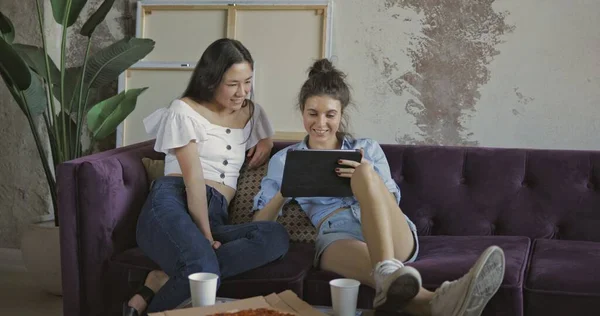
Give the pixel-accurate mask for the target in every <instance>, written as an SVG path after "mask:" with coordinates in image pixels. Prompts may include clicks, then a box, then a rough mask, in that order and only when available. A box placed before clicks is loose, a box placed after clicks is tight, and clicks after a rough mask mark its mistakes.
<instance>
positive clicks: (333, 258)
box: [320, 239, 433, 315]
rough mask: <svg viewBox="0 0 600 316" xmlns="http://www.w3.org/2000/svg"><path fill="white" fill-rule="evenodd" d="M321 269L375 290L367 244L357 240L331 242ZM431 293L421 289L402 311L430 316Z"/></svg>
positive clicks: (324, 255)
mask: <svg viewBox="0 0 600 316" xmlns="http://www.w3.org/2000/svg"><path fill="white" fill-rule="evenodd" d="M320 265H321V269H323V270H326V271H331V272H334V273H337V274H339V275H343V276H344V277H347V278H352V279H355V280H358V281H360V283H361V284H366V285H368V286H370V287H372V288H375V280H374V279H373V276H372V275H371V271H372V270H373V266H372V264H371V259H370V258H369V249H368V248H367V244H365V243H364V242H362V241H359V240H353V239H343V240H337V241H335V242H333V243H332V244H331V245H330V246H329V247H327V248H326V249H325V251H324V252H323V255H322V256H321V262H320ZM432 297H433V293H432V292H429V291H427V290H426V289H424V288H421V289H420V291H419V293H418V294H417V296H416V297H415V298H414V299H413V300H412V301H411V302H410V303H409V304H408V305H407V306H406V308H405V309H404V311H406V312H408V313H410V314H411V315H430V309H429V302H430V301H431V298H432Z"/></svg>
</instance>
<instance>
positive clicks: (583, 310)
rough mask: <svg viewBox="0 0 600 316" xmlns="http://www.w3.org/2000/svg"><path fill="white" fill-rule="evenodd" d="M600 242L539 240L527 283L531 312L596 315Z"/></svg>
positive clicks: (599, 291)
mask: <svg viewBox="0 0 600 316" xmlns="http://www.w3.org/2000/svg"><path fill="white" fill-rule="evenodd" d="M599 267H600V243H597V242H590V241H572V240H551V239H537V240H535V242H534V244H533V251H532V255H531V261H530V264H529V269H528V272H527V281H526V283H525V302H526V312H527V313H528V314H529V315H592V314H593V315H597V314H598V310H600V287H598V284H599V283H598V279H599V278H600V269H599Z"/></svg>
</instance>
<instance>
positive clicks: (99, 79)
mask: <svg viewBox="0 0 600 316" xmlns="http://www.w3.org/2000/svg"><path fill="white" fill-rule="evenodd" d="M153 49H154V41H153V40H151V39H146V38H136V37H133V38H130V39H127V38H125V39H122V40H120V41H118V42H115V43H113V44H112V45H110V46H108V47H106V48H104V49H102V50H101V51H99V52H98V53H96V54H94V55H93V56H91V57H90V59H89V61H88V63H87V68H86V71H85V72H86V75H85V82H86V83H91V86H92V87H94V88H98V87H102V86H104V85H106V84H108V83H110V82H112V81H114V80H116V79H117V78H118V77H119V75H120V74H121V73H122V72H124V71H125V70H127V69H128V68H129V67H131V66H132V65H133V64H135V63H137V62H138V61H139V60H141V59H143V58H144V57H146V55H148V53H150V52H151V51H152V50H153Z"/></svg>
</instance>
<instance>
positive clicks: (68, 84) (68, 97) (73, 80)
mask: <svg viewBox="0 0 600 316" xmlns="http://www.w3.org/2000/svg"><path fill="white" fill-rule="evenodd" d="M80 74H81V66H78V67H71V68H67V69H65V104H61V108H62V109H63V110H65V111H66V110H67V109H72V107H71V106H70V105H71V102H73V103H72V104H77V102H78V99H79V82H80V80H79V76H80ZM74 93H75V96H73V94H74ZM84 93H85V91H84ZM52 94H53V95H54V96H55V97H56V98H57V99H58V100H60V81H58V82H56V85H54V87H52ZM84 98H85V95H84ZM68 112H70V111H68Z"/></svg>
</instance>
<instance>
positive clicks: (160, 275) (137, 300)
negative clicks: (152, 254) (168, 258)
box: [128, 270, 169, 313]
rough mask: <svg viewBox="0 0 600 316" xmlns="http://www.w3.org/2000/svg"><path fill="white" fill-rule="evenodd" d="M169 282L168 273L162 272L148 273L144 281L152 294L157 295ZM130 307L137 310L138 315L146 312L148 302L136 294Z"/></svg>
mask: <svg viewBox="0 0 600 316" xmlns="http://www.w3.org/2000/svg"><path fill="white" fill-rule="evenodd" d="M168 280H169V276H168V275H167V274H166V273H164V272H163V271H161V270H153V271H150V273H148V276H147V277H146V280H144V285H145V286H147V287H149V288H150V289H151V290H152V292H154V293H156V292H158V290H160V288H161V287H162V286H163V285H165V283H167V281H168ZM128 305H129V306H131V307H133V308H135V309H136V310H137V311H138V313H140V312H142V311H144V310H146V307H148V302H146V301H145V300H144V298H142V296H141V295H139V294H136V295H134V296H133V297H132V298H131V299H130V300H129V302H128Z"/></svg>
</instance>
